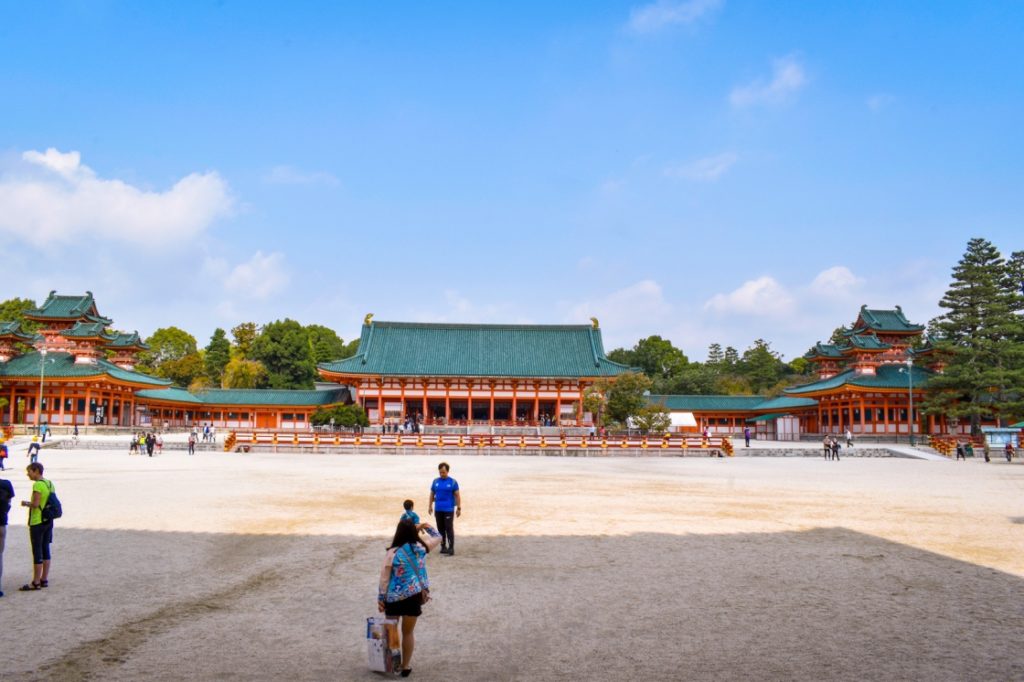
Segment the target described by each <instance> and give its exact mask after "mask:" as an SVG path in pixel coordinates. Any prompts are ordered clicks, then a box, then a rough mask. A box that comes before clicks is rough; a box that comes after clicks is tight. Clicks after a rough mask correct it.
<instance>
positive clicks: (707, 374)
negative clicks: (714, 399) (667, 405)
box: [652, 362, 719, 395]
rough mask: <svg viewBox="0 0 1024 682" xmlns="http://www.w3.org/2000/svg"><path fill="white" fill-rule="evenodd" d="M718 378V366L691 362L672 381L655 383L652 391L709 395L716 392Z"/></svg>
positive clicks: (671, 393)
mask: <svg viewBox="0 0 1024 682" xmlns="http://www.w3.org/2000/svg"><path fill="white" fill-rule="evenodd" d="M718 377H719V370H718V366H717V365H712V364H709V363H704V364H702V363H699V362H691V363H690V364H689V365H687V366H686V367H684V368H683V369H682V370H680V371H679V373H678V374H676V375H675V376H673V377H671V378H670V379H667V380H662V381H657V382H655V386H654V388H653V389H652V390H653V392H655V393H663V394H669V395H709V394H711V393H714V392H715V382H716V381H717V380H718Z"/></svg>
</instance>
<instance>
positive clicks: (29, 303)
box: [0, 298, 39, 334]
mask: <svg viewBox="0 0 1024 682" xmlns="http://www.w3.org/2000/svg"><path fill="white" fill-rule="evenodd" d="M35 307H36V302H35V301H33V300H32V299H29V298H9V299H7V300H6V301H0V322H20V323H21V328H22V329H23V330H24V331H26V332H28V333H30V334H31V333H33V332H36V331H39V323H38V322H36V321H34V320H29V319H27V318H26V317H25V311H26V310H32V309H34V308H35Z"/></svg>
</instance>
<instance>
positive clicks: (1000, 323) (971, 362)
mask: <svg viewBox="0 0 1024 682" xmlns="http://www.w3.org/2000/svg"><path fill="white" fill-rule="evenodd" d="M1009 282H1010V267H1009V266H1008V265H1007V262H1006V261H1005V260H1004V259H1003V257H1002V256H1001V255H1000V253H999V250H998V249H997V248H996V247H995V246H994V245H993V244H992V243H991V242H989V241H987V240H985V239H979V238H976V239H972V240H970V241H969V242H968V244H967V252H966V253H964V256H963V258H961V259H960V262H959V263H957V265H956V267H954V268H953V281H952V282H951V283H950V286H949V290H948V291H947V292H946V295H945V296H943V298H942V300H941V301H940V302H939V305H940V306H941V307H942V308H945V309H946V313H944V314H943V315H941V316H940V317H938V318H937V319H936V320H935V325H934V328H935V332H936V334H937V339H936V349H937V350H938V352H939V354H940V357H942V358H943V359H944V360H945V362H946V366H945V370H944V372H943V373H942V374H938V375H936V376H935V377H933V378H932V379H931V381H930V382H929V384H928V392H929V396H928V398H927V400H926V401H925V405H924V407H925V411H926V412H929V413H931V414H945V415H948V416H950V417H957V418H967V419H969V420H970V422H971V431H972V433H977V431H978V427H979V424H980V421H981V419H982V418H986V417H993V416H996V415H1002V416H1005V413H1006V411H1007V408H1008V407H1011V405H1012V401H1013V400H1014V397H1015V395H1016V393H1015V392H1016V391H1017V390H1019V388H1020V383H1019V382H1016V383H1015V381H1014V377H1015V376H1016V374H1017V373H1019V371H1020V359H1019V357H1018V356H1019V355H1020V348H1019V342H1018V341H1017V339H1015V338H1014V337H1015V334H1016V332H1015V327H1016V328H1019V326H1020V317H1019V310H1020V305H1021V302H1020V292H1019V291H1015V290H1014V289H1012V288H1011V287H1010V286H1009ZM1015 346H1016V348H1015Z"/></svg>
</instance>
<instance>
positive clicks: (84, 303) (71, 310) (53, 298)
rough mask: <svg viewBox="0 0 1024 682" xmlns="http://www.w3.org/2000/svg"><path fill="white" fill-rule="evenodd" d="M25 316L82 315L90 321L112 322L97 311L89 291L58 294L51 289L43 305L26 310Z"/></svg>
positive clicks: (65, 317) (69, 317)
mask: <svg viewBox="0 0 1024 682" xmlns="http://www.w3.org/2000/svg"><path fill="white" fill-rule="evenodd" d="M25 317H29V318H33V319H47V320H77V319H80V318H83V317H84V318H86V319H88V320H89V321H90V322H98V323H100V324H104V325H108V324H113V321H112V320H108V319H107V318H105V317H102V316H101V315H100V314H99V312H97V310H96V302H95V300H93V297H92V292H91V291H87V292H85V295H84V296H58V295H57V292H56V291H51V292H50V295H49V296H47V297H46V300H45V301H44V302H43V305H41V306H39V307H38V308H35V309H33V310H26V311H25Z"/></svg>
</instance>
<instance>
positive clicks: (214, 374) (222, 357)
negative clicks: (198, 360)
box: [204, 327, 231, 386]
mask: <svg viewBox="0 0 1024 682" xmlns="http://www.w3.org/2000/svg"><path fill="white" fill-rule="evenodd" d="M204 360H205V362H206V376H207V378H208V379H209V380H210V383H211V385H213V386H220V382H221V381H222V380H223V379H224V368H225V367H227V364H228V362H230V361H231V342H230V341H228V335H227V334H226V333H225V332H224V330H223V329H221V328H220V327H217V328H216V329H214V330H213V336H211V337H210V343H209V344H207V346H206V355H205V357H204Z"/></svg>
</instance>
